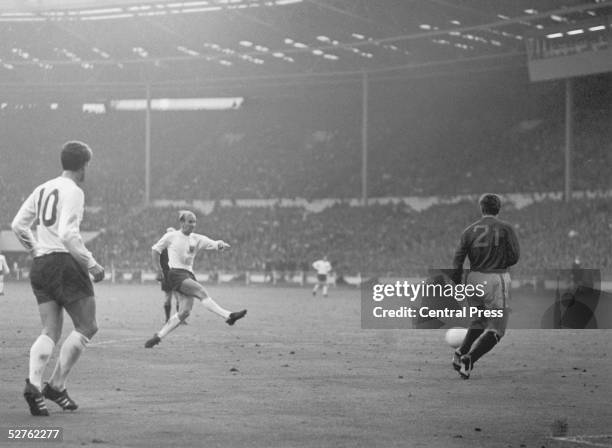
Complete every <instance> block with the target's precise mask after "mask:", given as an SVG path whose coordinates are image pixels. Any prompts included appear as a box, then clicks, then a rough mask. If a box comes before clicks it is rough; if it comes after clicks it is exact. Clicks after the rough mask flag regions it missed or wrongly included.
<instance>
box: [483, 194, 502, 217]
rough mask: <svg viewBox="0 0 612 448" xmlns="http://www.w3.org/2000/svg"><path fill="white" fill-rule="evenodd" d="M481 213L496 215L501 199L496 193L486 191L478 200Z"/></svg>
mask: <svg viewBox="0 0 612 448" xmlns="http://www.w3.org/2000/svg"><path fill="white" fill-rule="evenodd" d="M478 203H479V204H480V211H481V212H482V214H483V215H493V216H496V215H497V214H498V213H499V209H500V208H501V199H500V198H499V196H497V195H496V194H491V193H486V194H483V195H482V196H480V199H479V201H478Z"/></svg>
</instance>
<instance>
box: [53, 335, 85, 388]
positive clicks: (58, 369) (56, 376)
mask: <svg viewBox="0 0 612 448" xmlns="http://www.w3.org/2000/svg"><path fill="white" fill-rule="evenodd" d="M88 343H89V339H87V337H85V335H83V334H82V333H79V332H78V331H76V330H72V332H71V333H70V334H69V335H68V337H67V338H66V340H65V341H64V343H63V344H62V348H61V349H60V354H59V358H57V362H56V363H55V369H54V370H53V375H52V376H51V379H50V380H49V384H50V385H51V386H52V387H53V388H54V389H57V390H59V391H62V390H64V389H66V378H67V377H68V374H69V373H70V369H72V366H74V365H75V364H76V362H77V361H78V360H79V357H80V356H81V353H83V350H85V347H87V344H88Z"/></svg>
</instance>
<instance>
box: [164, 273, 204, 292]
mask: <svg viewBox="0 0 612 448" xmlns="http://www.w3.org/2000/svg"><path fill="white" fill-rule="evenodd" d="M188 278H190V279H192V280H195V281H197V280H196V278H195V275H193V272H191V271H188V270H186V269H170V270H169V271H168V283H169V284H170V288H172V290H173V291H179V292H180V290H179V288H180V287H181V284H182V283H183V281H185V280H187V279H188Z"/></svg>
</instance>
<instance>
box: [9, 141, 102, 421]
mask: <svg viewBox="0 0 612 448" xmlns="http://www.w3.org/2000/svg"><path fill="white" fill-rule="evenodd" d="M91 156H92V151H91V149H90V148H89V146H87V145H86V144H85V143H82V142H78V141H72V142H67V143H66V144H65V145H64V146H63V148H62V152H61V162H62V169H63V171H62V174H61V175H60V176H59V177H56V178H54V179H51V180H49V181H47V182H45V183H44V184H42V185H39V186H38V187H36V188H35V189H34V191H33V192H32V194H31V195H30V196H29V197H28V198H27V199H26V200H25V202H24V203H23V204H22V206H21V208H20V209H19V211H18V212H17V215H16V216H15V218H14V219H13V223H12V225H11V227H12V229H13V231H14V232H15V234H16V235H17V238H18V239H19V241H20V242H21V244H23V246H24V247H25V248H26V249H28V250H29V251H30V252H31V254H32V256H33V257H34V259H33V261H32V268H31V270H30V283H31V285H32V291H33V292H34V295H35V296H36V301H37V302H38V311H39V313H40V318H41V321H42V327H43V328H42V332H41V335H40V336H39V337H38V338H37V339H36V341H35V342H34V344H33V345H32V347H31V348H30V363H29V376H28V378H27V379H26V387H25V390H24V392H23V395H24V397H25V399H26V401H27V403H28V405H29V407H30V412H31V414H32V415H49V411H48V410H47V406H46V404H45V400H44V399H45V398H48V399H50V400H53V401H55V402H56V403H57V404H58V405H59V406H60V407H61V408H62V409H64V410H71V411H72V410H75V409H76V408H77V407H78V406H77V404H76V403H75V402H74V401H73V400H72V399H71V398H70V397H69V396H68V392H67V391H66V378H67V376H68V374H69V373H70V369H72V367H73V366H74V364H75V363H76V362H77V360H78V359H79V357H80V355H81V353H82V352H83V350H84V349H85V347H86V346H87V344H88V343H89V340H90V339H91V338H92V337H93V335H94V334H96V332H97V331H98V326H97V323H96V303H95V299H94V290H93V285H92V283H91V280H90V278H89V275H90V274H91V275H92V277H93V279H94V281H95V282H99V281H100V280H102V279H103V278H104V268H103V267H102V266H100V265H99V264H98V263H97V262H96V260H95V259H94V257H93V256H92V254H91V252H89V251H88V250H87V248H86V247H85V245H84V244H83V240H82V239H81V234H80V229H79V226H80V223H81V219H82V218H83V210H84V203H85V195H84V194H83V190H81V188H80V187H79V184H80V183H82V182H83V181H84V180H85V169H86V167H87V165H88V164H89V161H90V160H91ZM34 224H36V236H34V234H33V233H32V230H31V227H32V225H34ZM63 310H66V312H67V313H68V315H69V316H70V318H71V319H72V323H73V324H74V330H73V331H72V332H71V333H70V334H69V335H68V337H67V338H66V339H65V340H64V343H63V344H62V346H61V349H60V353H59V356H58V358H57V362H56V364H55V369H54V370H53V374H52V376H51V378H50V379H49V382H48V383H45V386H44V388H43V387H42V376H43V373H44V370H45V367H46V366H47V362H48V361H49V358H51V354H52V353H53V349H54V348H55V344H57V343H58V341H59V340H60V337H61V335H62V323H63Z"/></svg>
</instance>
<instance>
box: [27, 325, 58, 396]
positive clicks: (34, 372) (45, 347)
mask: <svg viewBox="0 0 612 448" xmlns="http://www.w3.org/2000/svg"><path fill="white" fill-rule="evenodd" d="M54 348H55V342H53V339H51V338H50V337H49V336H47V335H46V334H41V335H40V336H38V338H37V339H36V341H34V344H32V347H31V348H30V373H29V379H30V383H32V384H33V385H34V386H36V387H38V390H41V389H42V376H43V372H44V371H45V367H47V363H48V362H49V358H51V354H52V353H53V349H54Z"/></svg>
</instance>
